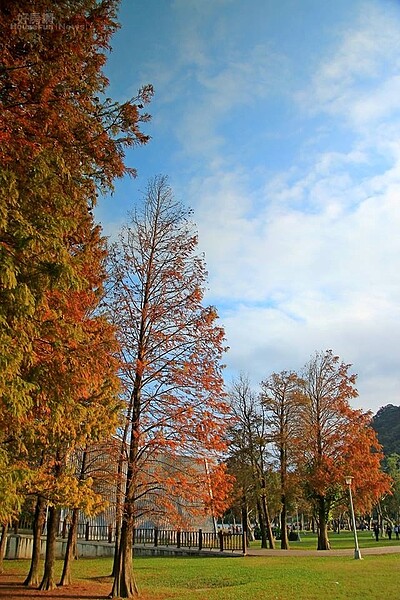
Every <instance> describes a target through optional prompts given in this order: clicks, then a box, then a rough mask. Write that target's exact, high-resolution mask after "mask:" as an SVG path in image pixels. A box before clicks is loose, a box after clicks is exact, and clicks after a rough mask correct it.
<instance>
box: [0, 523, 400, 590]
mask: <svg viewBox="0 0 400 600" xmlns="http://www.w3.org/2000/svg"><path fill="white" fill-rule="evenodd" d="M331 538H332V546H333V548H337V549H339V548H352V547H353V545H352V544H353V538H352V536H351V534H349V533H348V532H347V533H341V534H339V535H336V537H335V536H334V535H332V536H331ZM385 544H386V545H388V544H391V545H396V544H399V545H400V542H398V541H397V542H396V540H392V541H391V542H389V541H388V540H382V541H380V542H379V543H378V545H385ZM315 545H316V539H315V536H313V535H311V534H308V535H304V536H303V537H302V541H301V542H296V543H292V544H291V547H292V548H294V547H296V548H299V547H301V548H304V549H315ZM373 545H376V542H374V540H373V539H372V537H371V535H370V534H365V533H364V534H362V535H360V547H361V548H363V547H364V548H365V547H367V546H373ZM258 546H259V544H258ZM111 562H112V561H111V559H80V560H78V561H75V562H74V564H73V577H74V579H75V580H77V579H88V578H96V579H97V578H101V579H100V580H102V581H104V579H103V578H106V577H107V576H108V575H109V573H110V570H111ZM28 567H29V563H28V561H6V563H5V568H6V572H7V573H20V574H26V572H27V570H28ZM60 568H61V563H59V564H58V569H60ZM134 569H135V573H136V577H137V581H138V584H139V588H140V590H141V591H142V592H143V594H144V597H145V598H146V600H153V599H154V600H169V599H171V600H172V599H174V600H320V599H321V598H323V599H324V600H342V599H348V600H399V598H400V554H390V555H379V556H372V555H367V556H364V557H363V560H354V559H353V558H352V555H349V556H340V557H335V556H330V555H329V552H328V553H326V552H325V553H323V555H321V556H304V557H303V556H290V553H285V554H284V555H283V554H282V556H264V557H243V556H239V557H235V558H210V557H208V558H207V557H204V558H203V557H202V558H195V557H193V558H163V557H157V558H147V557H146V558H145V557H143V558H142V557H138V558H135V560H134ZM110 589H111V580H110Z"/></svg>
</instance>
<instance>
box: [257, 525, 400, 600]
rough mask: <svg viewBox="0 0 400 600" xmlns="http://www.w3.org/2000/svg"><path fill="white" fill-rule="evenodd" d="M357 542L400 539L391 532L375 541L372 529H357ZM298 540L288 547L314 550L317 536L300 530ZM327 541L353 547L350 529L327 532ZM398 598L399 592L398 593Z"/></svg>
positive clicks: (336, 547) (383, 543)
mask: <svg viewBox="0 0 400 600" xmlns="http://www.w3.org/2000/svg"><path fill="white" fill-rule="evenodd" d="M357 537H358V543H359V546H360V548H376V547H380V546H400V540H396V536H395V535H394V534H393V535H392V539H391V540H389V539H388V538H387V537H384V538H382V539H380V540H379V542H377V541H376V540H375V537H374V536H373V535H372V531H358V532H357ZM300 538H301V541H300V542H289V545H290V548H293V549H296V550H316V549H317V536H316V535H315V533H312V532H302V533H301V534H300ZM329 541H330V543H331V547H332V550H340V549H342V548H354V537H353V534H352V533H351V532H350V531H341V532H340V533H334V532H333V531H330V532H329ZM251 547H252V548H260V542H259V541H255V542H251ZM279 547H280V540H276V548H279ZM399 598H400V593H399Z"/></svg>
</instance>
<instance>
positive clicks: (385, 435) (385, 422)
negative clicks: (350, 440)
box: [372, 404, 400, 456]
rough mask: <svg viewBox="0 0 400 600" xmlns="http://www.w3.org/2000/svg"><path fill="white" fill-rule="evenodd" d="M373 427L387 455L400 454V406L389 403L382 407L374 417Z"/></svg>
mask: <svg viewBox="0 0 400 600" xmlns="http://www.w3.org/2000/svg"><path fill="white" fill-rule="evenodd" d="M372 427H373V428H374V429H375V431H376V433H377V436H378V440H379V442H380V444H382V446H383V451H384V453H385V455H386V456H388V455H389V454H393V453H394V452H396V453H397V454H400V406H393V404H388V405H387V406H383V407H382V408H380V409H379V410H378V412H377V413H376V415H375V416H374V417H373V419H372Z"/></svg>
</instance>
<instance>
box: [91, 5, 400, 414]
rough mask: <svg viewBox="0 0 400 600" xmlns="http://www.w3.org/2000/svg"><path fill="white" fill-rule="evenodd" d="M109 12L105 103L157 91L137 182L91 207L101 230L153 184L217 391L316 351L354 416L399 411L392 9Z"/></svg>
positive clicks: (298, 363)
mask: <svg viewBox="0 0 400 600" xmlns="http://www.w3.org/2000/svg"><path fill="white" fill-rule="evenodd" d="M119 20H120V23H121V29H120V30H119V31H118V32H117V33H116V35H115V36H114V38H113V41H112V47H113V50H112V53H111V55H110V57H109V60H108V63H107V67H106V74H107V76H108V77H109V80H110V88H109V94H110V96H111V97H113V98H115V99H118V100H120V101H124V100H126V99H128V98H129V97H132V96H134V95H135V94H136V92H137V90H138V88H139V87H141V86H142V85H144V84H146V83H152V84H153V86H154V88H155V98H154V100H153V101H152V103H151V104H150V106H149V112H150V113H151V114H152V121H151V123H150V124H148V125H147V126H146V132H148V133H149V134H150V135H151V137H152V139H151V141H150V143H149V144H148V145H147V146H145V147H143V148H136V149H133V150H132V151H129V152H128V153H127V163H128V164H129V166H133V167H135V168H136V169H137V170H138V177H137V178H136V179H124V180H122V181H119V182H117V185H116V189H115V193H114V195H113V196H112V197H111V198H102V199H100V202H99V206H98V208H97V213H96V215H97V218H98V220H99V221H100V222H101V223H102V225H103V228H104V232H105V234H106V235H109V236H114V235H115V234H116V232H117V231H118V229H119V227H120V226H121V224H122V223H123V222H125V221H126V219H127V211H128V210H129V209H130V208H131V207H132V206H133V205H134V203H135V201H137V199H138V198H139V197H140V195H141V191H142V190H144V189H145V188H146V183H147V181H148V179H149V178H150V177H152V176H154V175H158V174H163V175H168V176H169V180H170V184H171V187H172V188H173V190H174V193H175V196H176V197H177V198H179V199H180V200H182V201H183V202H184V203H185V204H186V205H188V206H190V207H192V208H193V209H194V220H195V222H196V224H197V227H198V230H199V246H200V250H201V251H204V252H205V256H206V262H207V267H208V271H209V288H208V291H207V297H206V301H207V303H209V304H214V305H215V306H216V307H217V308H218V311H219V314H220V318H221V323H222V324H223V325H224V327H225V330H226V335H227V342H228V345H229V346H230V350H229V352H228V353H227V355H226V356H225V362H226V364H227V369H226V380H227V383H228V384H229V382H230V381H231V379H232V377H234V376H236V375H238V374H239V373H240V372H245V373H248V375H249V377H250V379H251V381H252V382H253V384H254V388H255V389H257V386H258V384H259V382H260V381H261V380H262V379H265V378H267V377H268V376H269V375H270V374H271V373H272V372H274V371H281V370H299V369H301V367H302V366H303V365H304V364H305V363H306V362H307V361H308V360H309V358H310V356H311V355H312V354H313V353H314V352H315V351H316V350H318V351H320V350H326V349H328V348H330V349H332V350H333V352H334V353H335V354H338V355H339V356H340V357H341V359H343V361H344V362H346V363H352V365H353V368H352V371H353V372H355V373H357V374H358V385H357V387H358V390H359V393H360V396H359V398H358V399H356V400H355V401H353V402H352V405H353V406H354V407H357V408H358V407H361V408H363V409H365V410H372V411H373V412H376V411H377V410H378V409H379V407H380V406H384V405H386V404H389V403H392V404H395V405H398V404H400V401H399V387H400V342H399V340H400V273H399V268H398V257H399V254H400V235H399V232H400V202H399V196H400V185H399V184H400V2H398V1H397V0H396V1H395V0H371V1H369V0H352V1H351V2H348V0H335V2H331V1H330V0H146V2H144V1H143V0H122V3H121V9H120V13H119Z"/></svg>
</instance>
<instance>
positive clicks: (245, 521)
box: [241, 496, 249, 548]
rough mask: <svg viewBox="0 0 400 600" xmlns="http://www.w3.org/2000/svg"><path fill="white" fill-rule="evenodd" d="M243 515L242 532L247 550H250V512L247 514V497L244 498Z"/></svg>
mask: <svg viewBox="0 0 400 600" xmlns="http://www.w3.org/2000/svg"><path fill="white" fill-rule="evenodd" d="M241 513H242V532H243V535H244V539H245V544H246V548H248V546H249V517H248V512H247V501H246V497H245V496H243V497H242V506H241Z"/></svg>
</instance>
